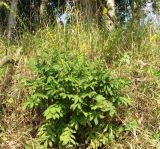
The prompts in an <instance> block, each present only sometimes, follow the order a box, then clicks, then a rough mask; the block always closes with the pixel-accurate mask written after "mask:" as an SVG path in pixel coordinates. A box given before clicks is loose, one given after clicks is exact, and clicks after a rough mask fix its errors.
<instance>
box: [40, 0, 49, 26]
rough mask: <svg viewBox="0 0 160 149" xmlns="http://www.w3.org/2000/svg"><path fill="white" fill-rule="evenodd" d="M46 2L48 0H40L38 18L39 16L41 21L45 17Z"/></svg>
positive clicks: (43, 20)
mask: <svg viewBox="0 0 160 149" xmlns="http://www.w3.org/2000/svg"><path fill="white" fill-rule="evenodd" d="M47 2H48V0H42V1H41V5H40V18H41V23H45V22H46V18H47Z"/></svg>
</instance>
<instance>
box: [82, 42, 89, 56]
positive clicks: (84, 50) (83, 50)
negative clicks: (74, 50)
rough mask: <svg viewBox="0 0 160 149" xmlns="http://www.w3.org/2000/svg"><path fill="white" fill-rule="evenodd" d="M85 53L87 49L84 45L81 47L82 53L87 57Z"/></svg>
mask: <svg viewBox="0 0 160 149" xmlns="http://www.w3.org/2000/svg"><path fill="white" fill-rule="evenodd" d="M87 52H88V48H87V45H86V44H85V43H84V44H83V46H82V53H83V54H84V55H87Z"/></svg>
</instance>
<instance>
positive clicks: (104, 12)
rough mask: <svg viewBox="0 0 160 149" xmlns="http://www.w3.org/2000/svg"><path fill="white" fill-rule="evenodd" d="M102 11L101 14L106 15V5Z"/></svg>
mask: <svg viewBox="0 0 160 149" xmlns="http://www.w3.org/2000/svg"><path fill="white" fill-rule="evenodd" d="M102 13H103V15H104V16H106V15H107V13H108V10H107V8H106V7H103V12H102Z"/></svg>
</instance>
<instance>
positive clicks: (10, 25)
mask: <svg viewBox="0 0 160 149" xmlns="http://www.w3.org/2000/svg"><path fill="white" fill-rule="evenodd" d="M17 4H18V0H12V1H11V10H10V14H9V17H8V35H7V36H8V38H11V36H12V33H13V30H14V29H15V26H16V15H17Z"/></svg>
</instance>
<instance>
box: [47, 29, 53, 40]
mask: <svg viewBox="0 0 160 149" xmlns="http://www.w3.org/2000/svg"><path fill="white" fill-rule="evenodd" d="M47 37H48V39H49V40H53V37H52V34H51V32H49V31H48V32H47Z"/></svg>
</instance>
